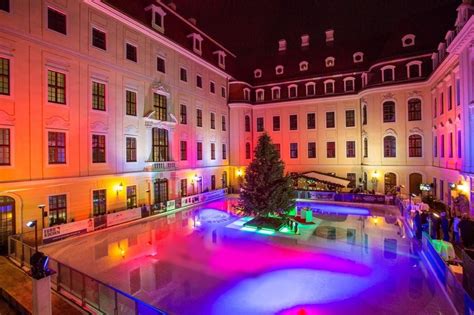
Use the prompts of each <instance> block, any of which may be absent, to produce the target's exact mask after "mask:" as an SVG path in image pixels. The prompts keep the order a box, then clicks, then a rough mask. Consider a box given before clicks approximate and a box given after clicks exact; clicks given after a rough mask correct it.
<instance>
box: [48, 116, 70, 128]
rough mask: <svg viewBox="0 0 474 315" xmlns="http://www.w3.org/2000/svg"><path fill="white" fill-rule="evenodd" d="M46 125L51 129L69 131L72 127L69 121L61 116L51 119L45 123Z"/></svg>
mask: <svg viewBox="0 0 474 315" xmlns="http://www.w3.org/2000/svg"><path fill="white" fill-rule="evenodd" d="M44 123H45V125H46V126H47V127H49V128H59V129H67V128H69V126H70V123H69V121H68V120H66V119H64V118H63V117H61V116H52V117H49V118H47V119H46V120H45V121H44Z"/></svg>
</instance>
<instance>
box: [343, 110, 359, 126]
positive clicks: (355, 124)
mask: <svg viewBox="0 0 474 315" xmlns="http://www.w3.org/2000/svg"><path fill="white" fill-rule="evenodd" d="M348 111H353V112H354V126H352V127H347V122H346V112H348ZM344 128H346V129H354V128H357V111H356V109H355V108H346V109H344Z"/></svg>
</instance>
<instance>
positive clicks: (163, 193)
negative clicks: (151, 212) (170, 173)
mask: <svg viewBox="0 0 474 315" xmlns="http://www.w3.org/2000/svg"><path fill="white" fill-rule="evenodd" d="M154 193H155V204H160V203H162V202H164V203H166V201H168V179H166V178H163V179H157V180H156V181H155V182H154ZM165 206H166V205H165Z"/></svg>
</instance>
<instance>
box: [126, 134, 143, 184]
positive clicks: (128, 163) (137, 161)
mask: <svg viewBox="0 0 474 315" xmlns="http://www.w3.org/2000/svg"><path fill="white" fill-rule="evenodd" d="M124 136H125V141H124V149H125V150H124V152H123V153H124V155H123V156H124V159H123V161H124V162H125V164H126V165H133V164H135V165H137V164H138V163H139V161H140V160H139V158H138V136H137V135H129V134H125V135H124ZM127 138H134V139H135V143H136V145H137V147H136V154H137V160H136V161H134V162H133V161H130V162H128V161H127ZM131 186H133V185H131Z"/></svg>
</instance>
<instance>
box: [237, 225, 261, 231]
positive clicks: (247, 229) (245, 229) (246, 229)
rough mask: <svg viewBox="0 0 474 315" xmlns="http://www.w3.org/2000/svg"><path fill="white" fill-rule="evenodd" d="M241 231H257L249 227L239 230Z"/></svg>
mask: <svg viewBox="0 0 474 315" xmlns="http://www.w3.org/2000/svg"><path fill="white" fill-rule="evenodd" d="M240 230H241V231H247V232H255V231H256V230H257V228H256V227H250V226H244V227H242V228H241V229H240Z"/></svg>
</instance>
